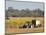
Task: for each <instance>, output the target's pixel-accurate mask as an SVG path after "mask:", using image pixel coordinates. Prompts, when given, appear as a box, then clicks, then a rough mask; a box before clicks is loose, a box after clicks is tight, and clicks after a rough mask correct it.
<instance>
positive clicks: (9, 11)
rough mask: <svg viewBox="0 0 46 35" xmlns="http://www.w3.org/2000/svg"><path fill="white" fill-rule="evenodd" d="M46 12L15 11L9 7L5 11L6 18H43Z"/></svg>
mask: <svg viewBox="0 0 46 35" xmlns="http://www.w3.org/2000/svg"><path fill="white" fill-rule="evenodd" d="M43 16H44V11H42V10H40V9H39V8H38V9H35V10H30V9H28V8H26V9H21V10H18V9H13V8H12V7H8V9H6V11H5V17H43Z"/></svg>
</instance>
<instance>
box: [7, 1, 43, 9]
mask: <svg viewBox="0 0 46 35" xmlns="http://www.w3.org/2000/svg"><path fill="white" fill-rule="evenodd" d="M43 5H44V4H43V3H33V2H18V1H6V9H8V7H13V8H14V9H19V10H21V9H26V8H29V9H30V10H33V9H38V8H39V9H41V10H44V9H43Z"/></svg>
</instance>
